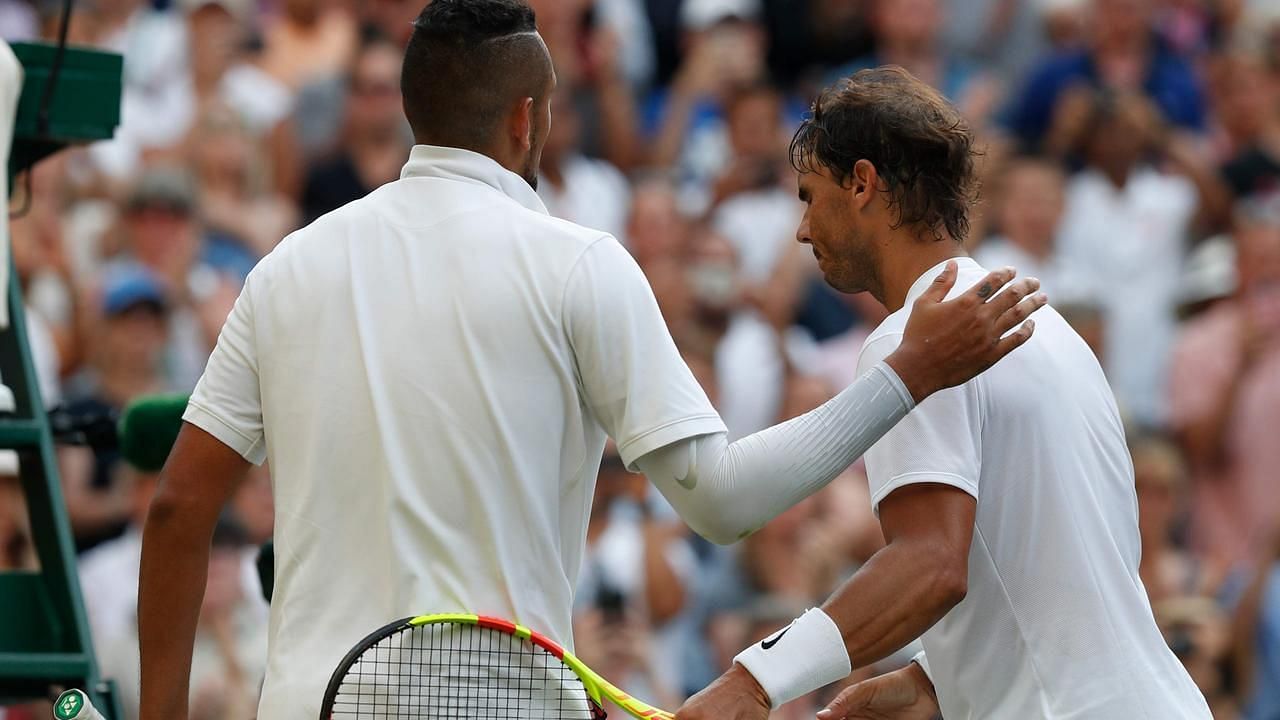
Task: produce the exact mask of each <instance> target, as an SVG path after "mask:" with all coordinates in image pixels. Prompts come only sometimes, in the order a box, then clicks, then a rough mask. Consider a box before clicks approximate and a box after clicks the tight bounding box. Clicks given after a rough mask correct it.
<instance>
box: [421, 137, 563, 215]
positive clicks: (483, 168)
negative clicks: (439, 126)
mask: <svg viewBox="0 0 1280 720" xmlns="http://www.w3.org/2000/svg"><path fill="white" fill-rule="evenodd" d="M416 177H422V178H442V179H445V180H456V181H459V182H469V183H473V184H477V185H488V186H489V187H491V188H493V189H494V190H497V191H498V192H500V193H502V194H503V195H506V196H507V197H509V198H511V199H512V200H514V201H516V202H518V203H520V204H521V205H523V206H524V207H526V208H528V209H530V210H533V211H535V212H540V213H542V214H543V215H547V214H549V213H548V212H547V206H546V205H544V204H543V203H542V198H540V197H538V193H536V192H534V191H533V188H531V187H529V183H527V182H525V180H524V178H522V177H520V176H519V175H517V174H515V173H513V172H511V171H510V170H508V169H506V168H504V167H502V166H501V165H499V164H498V162H497V161H496V160H494V159H493V158H491V157H488V156H487V155H481V154H480V153H476V152H472V151H470V150H463V149H462V148H452V147H441V146H439V145H414V146H413V149H412V150H410V151H409V162H407V163H405V166H404V169H403V170H401V171H400V179H401V180H405V179H408V178H416Z"/></svg>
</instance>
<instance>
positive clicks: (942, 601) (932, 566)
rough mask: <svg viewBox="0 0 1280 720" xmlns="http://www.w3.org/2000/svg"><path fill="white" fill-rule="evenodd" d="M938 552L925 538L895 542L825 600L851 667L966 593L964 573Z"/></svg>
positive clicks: (918, 630)
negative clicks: (948, 564) (949, 565)
mask: <svg viewBox="0 0 1280 720" xmlns="http://www.w3.org/2000/svg"><path fill="white" fill-rule="evenodd" d="M940 554H941V553H937V552H934V551H933V549H932V548H930V547H929V546H928V545H927V544H926V543H922V542H916V543H891V544H889V545H888V546H887V547H885V548H884V549H883V550H881V551H880V552H878V553H876V554H875V555H873V556H872V557H871V559H870V560H869V561H868V562H867V563H866V564H865V565H863V566H862V568H861V569H859V570H858V572H857V573H855V574H854V575H853V577H851V578H849V579H848V580H847V581H846V582H845V583H844V584H843V585H842V586H840V589H838V590H837V591H836V592H835V594H833V595H832V596H831V598H830V599H828V600H827V602H826V604H824V605H823V607H822V609H823V610H824V611H825V612H826V613H827V614H828V615H830V616H831V619H832V620H834V621H835V623H836V625H837V626H839V627H840V631H841V634H842V635H843V636H844V642H845V648H846V649H847V650H848V651H849V662H850V663H851V664H852V665H853V667H855V668H856V667H863V666H866V665H870V664H871V663H874V662H876V661H879V660H881V659H883V658H885V657H888V656H889V655H891V654H893V653H894V652H897V651H898V650H900V649H902V648H903V647H905V646H906V645H907V643H909V642H911V641H912V640H915V639H916V638H918V637H920V635H922V634H923V633H924V631H925V630H928V629H929V628H930V627H932V626H933V624H934V623H936V622H937V621H938V620H940V619H941V618H942V616H943V615H946V614H947V612H948V611H949V610H950V609H951V608H952V607H954V606H955V604H956V603H958V602H959V601H960V600H961V599H962V598H963V597H964V592H965V578H964V577H962V576H960V575H959V574H958V573H956V572H952V571H950V570H948V569H947V567H946V566H945V565H943V564H941V563H939V562H938V561H937V558H938V556H939V555H940Z"/></svg>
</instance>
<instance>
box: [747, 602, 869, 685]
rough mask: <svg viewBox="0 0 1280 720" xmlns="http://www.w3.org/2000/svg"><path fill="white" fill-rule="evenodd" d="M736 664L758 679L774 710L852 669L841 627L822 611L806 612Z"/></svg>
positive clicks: (757, 644)
mask: <svg viewBox="0 0 1280 720" xmlns="http://www.w3.org/2000/svg"><path fill="white" fill-rule="evenodd" d="M733 661H734V662H736V663H738V664H739V665H741V666H742V667H744V668H746V669H747V671H748V672H750V673H751V675H752V676H753V677H755V679H756V682H758V683H760V687H761V688H763V689H764V691H765V693H767V694H768V695H769V702H770V703H772V705H773V707H774V708H775V709H777V708H779V707H781V706H783V705H785V704H787V703H789V702H791V701H792V700H795V699H796V698H798V697H801V696H803V695H807V694H809V693H811V692H813V691H814V690H817V689H818V688H821V687H824V686H826V685H830V684H831V683H833V682H835V681H837V680H841V679H843V678H844V677H846V676H847V675H848V674H849V673H850V672H852V670H853V667H852V665H851V664H850V663H849V651H848V650H846V649H845V647H844V636H842V635H841V634H840V628H839V627H837V626H836V623H835V621H834V620H832V619H831V617H830V616H828V615H827V614H826V613H825V612H823V611H822V609H821V608H813V609H812V610H808V611H806V612H805V613H804V614H803V615H801V616H800V617H798V618H796V619H795V621H793V622H792V623H791V624H790V625H788V626H787V627H785V628H783V629H781V630H779V631H778V632H776V633H774V634H773V635H770V636H769V637H767V638H765V639H764V640H762V641H761V642H758V643H756V644H755V645H752V646H751V647H749V648H747V649H746V650H743V651H742V652H740V653H738V656H737V657H735V658H734V659H733Z"/></svg>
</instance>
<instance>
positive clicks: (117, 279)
mask: <svg viewBox="0 0 1280 720" xmlns="http://www.w3.org/2000/svg"><path fill="white" fill-rule="evenodd" d="M101 308H102V314H103V317H102V320H101V321H100V322H99V323H97V324H96V326H95V327H94V330H95V331H96V332H95V336H94V337H93V338H92V339H91V342H90V356H89V357H90V362H89V366H88V367H87V368H86V369H85V370H84V371H82V372H81V373H80V375H79V376H78V377H77V378H75V379H74V382H73V383H72V387H71V388H70V389H69V391H68V398H67V406H66V409H67V411H68V412H69V413H71V414H72V415H73V416H80V417H103V416H107V417H109V416H112V415H113V414H116V413H119V412H120V411H121V410H122V409H123V408H124V406H125V405H126V404H128V403H129V402H130V401H132V400H133V399H134V398H137V397H138V396H140V395H144V394H147V393H153V392H159V391H161V390H163V389H164V374H163V367H162V363H163V358H164V350H165V345H166V343H167V340H168V322H167V316H168V312H169V302H168V300H167V298H166V296H165V292H164V287H163V285H162V284H161V281H160V279H159V278H157V277H155V276H154V275H153V274H152V273H151V272H149V271H148V270H146V269H145V268H142V267H140V266H137V265H129V264H119V265H116V266H114V267H113V268H111V270H110V271H109V272H108V273H107V277H106V280H105V284H104V287H103V293H102V298H101ZM58 460H59V470H60V474H61V477H62V486H63V495H64V496H65V498H66V503H67V513H68V515H69V516H70V519H71V525H72V529H73V530H74V532H75V539H76V547H77V549H79V550H82V551H83V550H87V549H88V548H90V547H92V546H94V545H96V544H97V543H99V542H102V541H104V540H108V539H111V538H114V537H116V536H118V535H120V534H121V533H122V532H123V531H124V530H125V528H126V527H127V525H128V522H129V517H130V513H131V512H132V511H133V510H134V509H135V508H134V506H133V505H132V500H133V490H132V483H131V480H132V478H131V477H128V476H122V475H121V465H120V453H119V451H118V450H116V449H115V448H100V449H97V450H91V449H89V448H87V447H75V446H71V447H63V448H59V452H58ZM143 508H144V509H145V506H143ZM135 585H136V583H135ZM135 589H136V588H135Z"/></svg>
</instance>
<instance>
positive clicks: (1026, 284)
mask: <svg viewBox="0 0 1280 720" xmlns="http://www.w3.org/2000/svg"><path fill="white" fill-rule="evenodd" d="M957 273H958V269H957V265H956V263H955V261H951V262H948V263H947V266H946V269H945V270H943V271H942V274H941V275H939V276H938V277H937V278H936V279H935V280H934V281H933V283H932V284H931V285H930V286H929V289H928V290H926V291H925V292H924V294H923V295H921V296H920V297H919V298H918V299H917V300H916V301H915V304H914V305H913V306H912V308H911V317H910V318H909V319H908V320H907V327H906V330H905V331H904V332H903V336H902V343H901V344H900V345H899V346H898V349H897V350H895V351H894V352H893V353H892V354H891V355H889V357H887V358H885V362H887V363H888V364H889V367H891V368H893V370H894V372H896V373H897V374H898V377H899V378H900V379H901V380H902V383H903V384H904V385H906V386H907V390H909V391H910V392H911V396H912V397H913V398H915V401H916V402H917V403H919V402H921V401H922V400H924V399H925V398H926V397H928V396H930V395H932V394H933V393H935V392H937V391H939V390H942V389H944V388H949V387H953V386H955V385H960V384H962V383H965V382H968V381H969V380H970V379H972V378H973V377H975V376H976V375H978V374H979V373H981V372H982V371H984V370H986V369H987V368H989V367H991V366H992V365H994V364H996V362H997V361H999V360H1000V359H1001V358H1003V357H1004V356H1005V355H1008V354H1009V353H1010V352H1012V351H1013V350H1014V349H1015V348H1017V347H1018V346H1019V345H1022V344H1023V343H1024V342H1026V341H1027V340H1029V339H1030V338H1031V333H1032V331H1033V330H1034V329H1035V321H1034V320H1028V319H1027V318H1028V316H1030V315H1031V313H1033V312H1035V311H1036V310H1039V309H1040V308H1041V307H1043V306H1044V304H1045V303H1046V302H1048V298H1046V297H1045V295H1044V293H1039V292H1036V291H1037V290H1039V289H1040V281H1039V280H1036V279H1035V278H1024V279H1022V280H1019V281H1017V282H1015V283H1013V284H1012V285H1009V283H1010V282H1011V281H1012V280H1013V278H1014V271H1013V269H1012V268H1004V269H1003V270H996V271H995V272H992V273H990V274H989V275H987V277H986V278H984V279H983V280H982V281H980V282H979V283H978V284H976V285H974V286H973V287H971V288H969V289H968V290H966V291H965V292H964V293H963V294H962V295H960V296H959V297H956V298H955V299H954V300H947V299H946V297H947V293H948V292H949V291H950V290H951V288H952V286H953V285H955V282H956V275H957ZM1006 285H1008V286H1009V287H1008V288H1007V289H1005V290H1004V292H1001V291H1000V290H1001V288H1004V287H1005V286H1006ZM997 293H998V294H997ZM1024 320H1025V321H1026V322H1023V321H1024ZM1019 323H1022V326H1021V327H1018V324H1019ZM1015 327H1016V328H1017V330H1016V331H1014V332H1012V333H1010V332H1009V331H1011V330H1013V329H1014V328H1015ZM1006 333H1007V334H1008V335H1007V337H1006Z"/></svg>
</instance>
